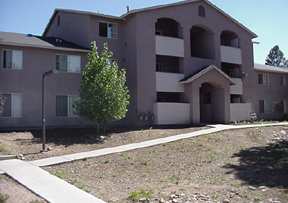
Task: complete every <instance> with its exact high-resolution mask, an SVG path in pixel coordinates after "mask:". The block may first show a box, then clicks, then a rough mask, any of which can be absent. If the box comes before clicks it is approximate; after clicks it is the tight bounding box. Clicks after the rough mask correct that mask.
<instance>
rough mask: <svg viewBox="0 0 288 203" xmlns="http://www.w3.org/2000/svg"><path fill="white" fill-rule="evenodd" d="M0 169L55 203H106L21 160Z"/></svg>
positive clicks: (4, 165) (0, 164)
mask: <svg viewBox="0 0 288 203" xmlns="http://www.w3.org/2000/svg"><path fill="white" fill-rule="evenodd" d="M0 169H1V170H3V171H4V172H5V173H6V174H7V175H9V176H10V177H11V178H13V179H14V180H16V181H17V182H19V183H20V184H22V185H24V186H25V187H27V188H29V190H31V191H32V192H34V193H35V194H37V195H39V196H40V197H42V198H44V199H45V200H47V201H49V202H53V203H66V202H67V203H68V202H69V203H79V202H85V203H105V202H104V201H102V200H100V199H98V198H96V197H94V196H92V195H91V194H89V193H87V192H84V191H83V190H80V189H78V188H77V187H75V186H73V185H71V184H69V183H67V182H65V181H64V180H62V179H60V178H58V177H56V176H53V175H51V174H50V173H48V172H47V171H45V170H43V169H41V168H39V167H37V166H34V165H32V164H29V163H28V162H24V161H20V160H16V159H14V160H7V161H1V162H0Z"/></svg>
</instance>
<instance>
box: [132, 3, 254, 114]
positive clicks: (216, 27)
mask: <svg viewBox="0 0 288 203" xmlns="http://www.w3.org/2000/svg"><path fill="white" fill-rule="evenodd" d="M200 4H201V3H193V4H187V5H185V6H175V7H167V8H162V9H157V10H151V11H147V12H143V13H137V14H133V16H130V18H134V19H135V20H136V26H137V28H136V30H135V31H136V32H135V36H136V45H137V46H136V47H137V49H136V52H137V112H151V110H152V109H153V106H154V103H155V102H156V82H155V81H156V78H155V77H156V74H155V70H156V65H155V61H156V46H155V44H156V42H155V38H156V35H155V23H156V22H157V19H158V18H171V19H174V20H176V21H177V22H178V23H179V24H180V26H181V30H182V31H183V34H182V36H183V40H184V58H183V71H184V76H185V77H186V76H189V75H190V74H193V73H195V72H198V71H199V70H200V69H202V68H204V67H205V66H208V65H211V64H215V65H216V66H217V67H219V68H220V67H221V54H220V52H221V51H220V50H221V46H220V35H221V32H222V31H223V30H230V31H233V32H235V33H237V34H238V36H239V38H240V41H241V42H242V45H241V47H243V48H241V49H242V50H243V51H241V54H242V64H243V66H245V69H249V70H252V69H253V52H252V46H250V45H252V42H251V40H252V36H251V35H250V34H249V33H247V32H246V31H244V30H243V29H241V28H240V27H239V26H237V25H236V24H235V23H233V22H232V21H230V20H228V19H227V17H224V16H223V15H222V14H220V13H219V12H218V11H216V10H215V9H214V8H212V7H210V6H208V5H206V4H205V3H202V5H204V7H205V8H206V18H201V17H199V16H198V6H199V5H200ZM193 25H200V26H203V27H205V28H207V29H209V30H210V31H211V32H213V33H214V40H213V41H214V47H211V49H213V48H214V49H215V50H214V56H215V57H214V59H204V58H195V57H191V51H190V29H191V28H192V26H193ZM147 28H150V29H147ZM247 44H248V45H247ZM247 46H248V48H244V47H247ZM250 48H251V49H250ZM246 50H247V52H245V51H246ZM127 57H129V56H127ZM227 101H229V98H227ZM229 115H230V114H229Z"/></svg>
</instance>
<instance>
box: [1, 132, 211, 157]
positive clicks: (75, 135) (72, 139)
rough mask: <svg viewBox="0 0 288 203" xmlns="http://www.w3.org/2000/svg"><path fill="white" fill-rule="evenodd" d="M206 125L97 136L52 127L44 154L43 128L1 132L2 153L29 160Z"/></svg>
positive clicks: (125, 142) (120, 143)
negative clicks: (41, 130) (42, 150)
mask: <svg viewBox="0 0 288 203" xmlns="http://www.w3.org/2000/svg"><path fill="white" fill-rule="evenodd" d="M205 128H207V127H192V128H181V129H148V130H137V131H129V132H115V133H109V134H107V136H105V137H104V136H99V135H96V133H95V130H77V129H72V130H65V129H64V130H49V131H48V133H47V143H48V144H47V146H48V149H49V151H48V152H44V153H40V151H41V149H42V144H41V132H39V131H35V132H12V133H0V154H16V155H17V154H22V155H24V158H25V159H26V160H35V159H41V158H47V157H52V156H59V155H64V154H72V153H77V152H84V151H91V150H96V149H100V148H105V147H114V146H119V145H124V144H129V143H134V142H141V141H145V140H151V139H156V138H161V137H166V136H171V135H177V134H182V133H188V132H193V131H196V130H201V129H205ZM21 157H22V156H21Z"/></svg>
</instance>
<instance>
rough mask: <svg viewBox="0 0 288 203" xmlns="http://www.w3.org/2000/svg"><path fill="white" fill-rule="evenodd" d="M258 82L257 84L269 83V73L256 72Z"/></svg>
mask: <svg viewBox="0 0 288 203" xmlns="http://www.w3.org/2000/svg"><path fill="white" fill-rule="evenodd" d="M258 84H259V85H270V76H269V73H259V74H258Z"/></svg>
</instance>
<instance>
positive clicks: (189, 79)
mask: <svg viewBox="0 0 288 203" xmlns="http://www.w3.org/2000/svg"><path fill="white" fill-rule="evenodd" d="M213 70H215V71H216V72H217V73H218V74H220V75H221V76H223V78H224V79H225V80H227V81H229V82H230V85H234V82H233V81H232V79H231V78H230V77H229V76H228V75H227V74H226V73H224V72H223V71H222V70H220V69H219V68H217V67H216V66H215V65H210V66H208V67H207V68H204V69H203V70H201V71H199V72H198V73H196V74H194V75H191V76H189V77H187V78H184V79H183V80H181V81H180V83H181V84H188V83H191V82H194V81H195V80H197V79H198V78H201V77H202V76H204V75H205V74H207V73H209V72H211V71H213Z"/></svg>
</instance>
